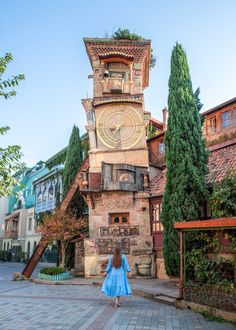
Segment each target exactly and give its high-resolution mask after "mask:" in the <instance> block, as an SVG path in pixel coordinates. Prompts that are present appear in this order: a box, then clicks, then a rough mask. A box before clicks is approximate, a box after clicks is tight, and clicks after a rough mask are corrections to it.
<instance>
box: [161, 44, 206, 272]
mask: <svg viewBox="0 0 236 330" xmlns="http://www.w3.org/2000/svg"><path fill="white" fill-rule="evenodd" d="M168 109H169V116H168V127H167V131H166V134H165V160H166V169H167V173H166V187H165V192H164V196H163V205H162V223H163V226H164V233H163V238H164V240H163V241H164V246H163V254H164V260H165V267H166V271H167V274H168V275H177V274H179V238H178V234H177V233H176V231H175V230H174V227H173V226H174V223H175V222H177V221H188V220H192V219H198V218H199V217H200V212H201V207H202V205H203V203H204V200H206V199H207V196H208V193H207V187H206V182H205V175H206V174H207V171H208V169H207V162H208V152H207V151H206V149H205V144H204V140H203V138H202V124H201V118H200V114H199V111H198V109H197V105H196V101H195V98H194V93H193V89H192V82H191V77H190V73H189V67H188V63H187V57H186V54H185V52H184V50H183V48H182V46H181V45H180V44H176V45H175V47H174V49H173V51H172V57H171V73H170V78H169V95H168Z"/></svg>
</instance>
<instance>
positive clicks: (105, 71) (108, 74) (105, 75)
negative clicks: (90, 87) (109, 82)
mask: <svg viewBox="0 0 236 330" xmlns="http://www.w3.org/2000/svg"><path fill="white" fill-rule="evenodd" d="M103 77H104V78H109V77H110V73H109V71H108V70H107V69H106V70H104V73H103Z"/></svg>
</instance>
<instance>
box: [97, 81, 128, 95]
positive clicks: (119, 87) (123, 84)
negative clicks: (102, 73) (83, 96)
mask: <svg viewBox="0 0 236 330" xmlns="http://www.w3.org/2000/svg"><path fill="white" fill-rule="evenodd" d="M101 84H102V92H103V94H106V93H112V94H121V93H127V94H130V93H131V85H132V84H131V82H130V81H125V80H124V78H107V79H105V80H102V81H101Z"/></svg>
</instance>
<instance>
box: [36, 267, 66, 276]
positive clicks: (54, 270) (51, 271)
mask: <svg viewBox="0 0 236 330" xmlns="http://www.w3.org/2000/svg"><path fill="white" fill-rule="evenodd" d="M40 273H41V274H45V275H59V274H62V273H64V270H63V269H62V267H47V268H43V269H41V270H40Z"/></svg>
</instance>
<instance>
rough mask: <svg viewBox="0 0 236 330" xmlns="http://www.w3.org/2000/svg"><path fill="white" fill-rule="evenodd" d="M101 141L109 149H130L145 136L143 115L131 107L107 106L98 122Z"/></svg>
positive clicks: (99, 116)
mask: <svg viewBox="0 0 236 330" xmlns="http://www.w3.org/2000/svg"><path fill="white" fill-rule="evenodd" d="M96 127H97V134H98V137H99V139H100V141H101V142H102V143H103V144H104V145H105V146H107V147H108V148H112V149H115V148H118V149H130V148H132V147H134V146H135V145H136V144H137V143H138V142H139V141H140V139H141V138H142V136H143V134H144V130H145V128H144V123H143V118H142V116H141V114H140V113H139V112H138V111H137V110H136V109H135V108H134V107H133V106H130V105H112V106H107V107H106V108H105V109H104V110H102V112H101V113H100V114H99V115H98V118H97V121H96Z"/></svg>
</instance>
